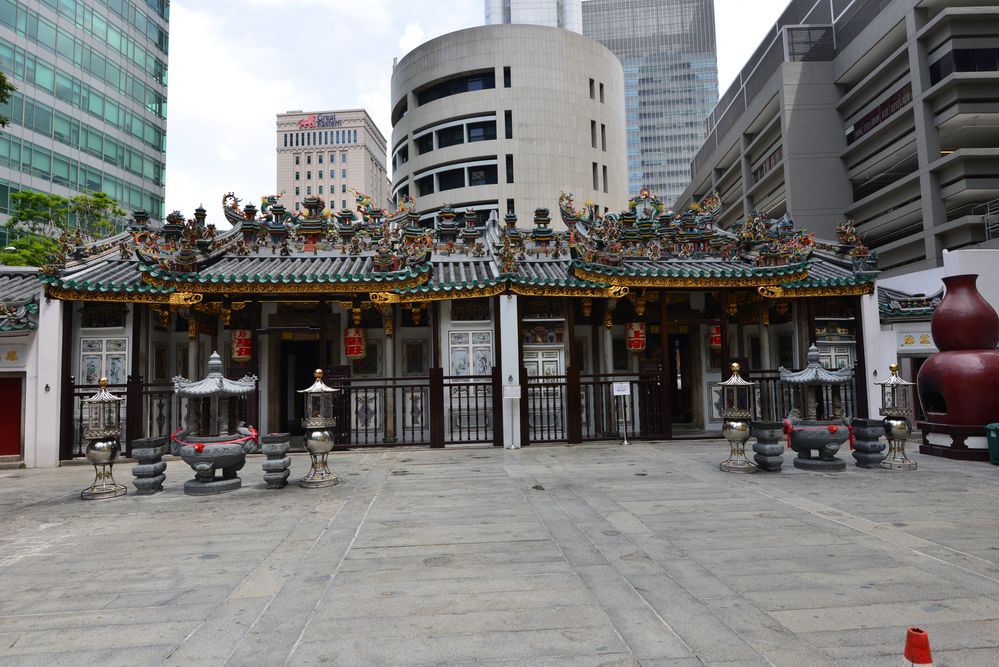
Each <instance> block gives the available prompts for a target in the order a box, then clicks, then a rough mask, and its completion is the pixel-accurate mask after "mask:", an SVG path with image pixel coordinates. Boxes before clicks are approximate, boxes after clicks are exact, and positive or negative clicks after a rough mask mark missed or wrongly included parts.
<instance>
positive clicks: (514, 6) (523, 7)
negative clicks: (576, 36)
mask: <svg viewBox="0 0 999 667" xmlns="http://www.w3.org/2000/svg"><path fill="white" fill-rule="evenodd" d="M580 1H581V0H486V25H497V24H500V23H530V24H532V25H546V26H548V27H550V28H565V29H566V30H571V31H573V32H583V13H582V9H581V8H580Z"/></svg>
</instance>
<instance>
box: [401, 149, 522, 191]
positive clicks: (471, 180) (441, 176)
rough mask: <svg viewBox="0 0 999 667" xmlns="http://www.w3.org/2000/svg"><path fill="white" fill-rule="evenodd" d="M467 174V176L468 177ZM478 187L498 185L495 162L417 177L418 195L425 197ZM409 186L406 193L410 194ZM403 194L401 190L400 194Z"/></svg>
mask: <svg viewBox="0 0 999 667" xmlns="http://www.w3.org/2000/svg"><path fill="white" fill-rule="evenodd" d="M508 158H512V156H508ZM466 176H467V178H466ZM466 183H467V184H468V187H476V186H479V185H496V183H497V168H496V165H495V164H483V165H477V166H474V167H458V168H455V169H447V170H445V171H439V172H437V173H436V174H429V175H427V176H424V177H423V178H418V179H416V192H417V196H420V197H425V196H427V195H430V194H433V193H434V192H444V191H445V190H457V189H458V188H463V187H465V185H466ZM408 193H409V192H408V188H407V190H406V193H405V194H408ZM402 194H403V192H402V190H400V196H401V195H402Z"/></svg>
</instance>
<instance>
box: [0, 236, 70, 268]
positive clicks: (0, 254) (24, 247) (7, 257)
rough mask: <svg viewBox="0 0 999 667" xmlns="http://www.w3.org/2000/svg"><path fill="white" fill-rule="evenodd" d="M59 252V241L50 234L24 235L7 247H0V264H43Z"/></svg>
mask: <svg viewBox="0 0 999 667" xmlns="http://www.w3.org/2000/svg"><path fill="white" fill-rule="evenodd" d="M8 248H9V249H8ZM57 252H59V243H58V242H57V241H56V240H55V239H53V238H51V237H49V236H33V235H31V236H22V237H21V238H19V239H16V240H14V241H11V242H10V244H9V245H8V247H7V248H0V264H6V265H7V266H42V265H43V264H45V263H46V262H48V259H49V257H50V256H51V255H54V254H56V253H57Z"/></svg>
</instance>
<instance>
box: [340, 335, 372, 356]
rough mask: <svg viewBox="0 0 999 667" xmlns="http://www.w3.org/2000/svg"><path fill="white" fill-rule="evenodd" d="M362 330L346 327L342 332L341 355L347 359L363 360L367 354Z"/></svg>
mask: <svg viewBox="0 0 999 667" xmlns="http://www.w3.org/2000/svg"><path fill="white" fill-rule="evenodd" d="M367 347H368V346H367V344H366V339H365V335H364V329H362V328H360V327H348V328H347V329H344V332H343V354H344V356H345V357H347V358H348V359H363V358H364V356H365V354H366V353H367Z"/></svg>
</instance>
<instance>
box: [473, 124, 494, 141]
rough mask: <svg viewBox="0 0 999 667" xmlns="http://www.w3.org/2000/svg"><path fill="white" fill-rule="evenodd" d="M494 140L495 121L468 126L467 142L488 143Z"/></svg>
mask: <svg viewBox="0 0 999 667" xmlns="http://www.w3.org/2000/svg"><path fill="white" fill-rule="evenodd" d="M495 138H496V121H494V120H487V121H484V122H481V123H469V124H468V141H469V143H471V142H473V141H489V140H491V139H495Z"/></svg>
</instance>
